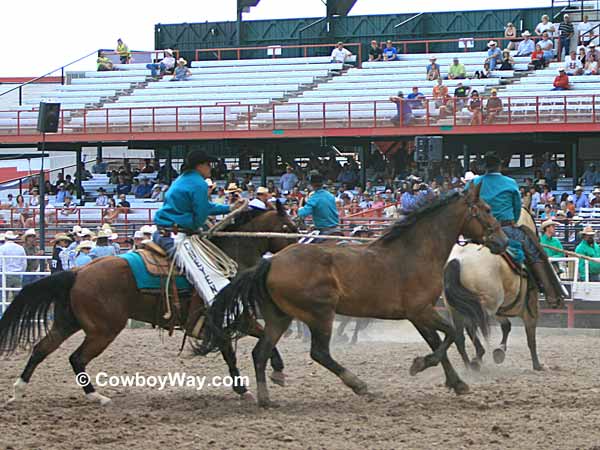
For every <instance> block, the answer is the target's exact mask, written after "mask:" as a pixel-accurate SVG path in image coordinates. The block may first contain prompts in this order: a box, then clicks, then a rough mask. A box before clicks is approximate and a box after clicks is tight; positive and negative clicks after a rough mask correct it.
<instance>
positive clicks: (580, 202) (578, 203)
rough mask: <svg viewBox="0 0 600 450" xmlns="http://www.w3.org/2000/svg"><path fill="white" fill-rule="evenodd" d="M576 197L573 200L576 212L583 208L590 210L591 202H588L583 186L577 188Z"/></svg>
mask: <svg viewBox="0 0 600 450" xmlns="http://www.w3.org/2000/svg"><path fill="white" fill-rule="evenodd" d="M574 192H575V197H574V198H573V204H574V205H575V210H576V211H579V210H580V209H581V208H589V207H590V201H589V200H588V197H587V195H585V194H584V192H583V188H582V187H581V186H576V187H575V191H574Z"/></svg>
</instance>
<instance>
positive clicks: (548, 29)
mask: <svg viewBox="0 0 600 450" xmlns="http://www.w3.org/2000/svg"><path fill="white" fill-rule="evenodd" d="M555 32H556V27H555V26H554V24H553V23H552V22H550V18H549V17H548V16H547V15H546V14H544V15H543V16H542V21H541V22H540V23H538V24H537V26H536V27H535V34H537V35H538V36H542V35H543V34H544V33H548V36H550V37H552V36H554V33H555Z"/></svg>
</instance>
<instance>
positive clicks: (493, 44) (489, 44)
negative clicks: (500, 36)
mask: <svg viewBox="0 0 600 450" xmlns="http://www.w3.org/2000/svg"><path fill="white" fill-rule="evenodd" d="M495 45H498V44H497V43H496V41H490V42H488V43H487V46H488V47H493V46H495Z"/></svg>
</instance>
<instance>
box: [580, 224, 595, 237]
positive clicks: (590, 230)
mask: <svg viewBox="0 0 600 450" xmlns="http://www.w3.org/2000/svg"><path fill="white" fill-rule="evenodd" d="M581 234H583V235H584V236H595V235H596V232H595V231H594V229H593V228H592V226H591V225H588V226H587V227H585V228H584V229H583V231H582V232H581Z"/></svg>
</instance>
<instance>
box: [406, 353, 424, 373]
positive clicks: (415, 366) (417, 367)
mask: <svg viewBox="0 0 600 450" xmlns="http://www.w3.org/2000/svg"><path fill="white" fill-rule="evenodd" d="M425 367H426V364H425V358H423V357H422V356H417V357H416V358H415V359H414V361H413V363H412V366H410V371H409V373H410V374H411V376H413V377H414V376H415V375H416V374H418V373H419V372H422V371H424V370H425Z"/></svg>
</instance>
